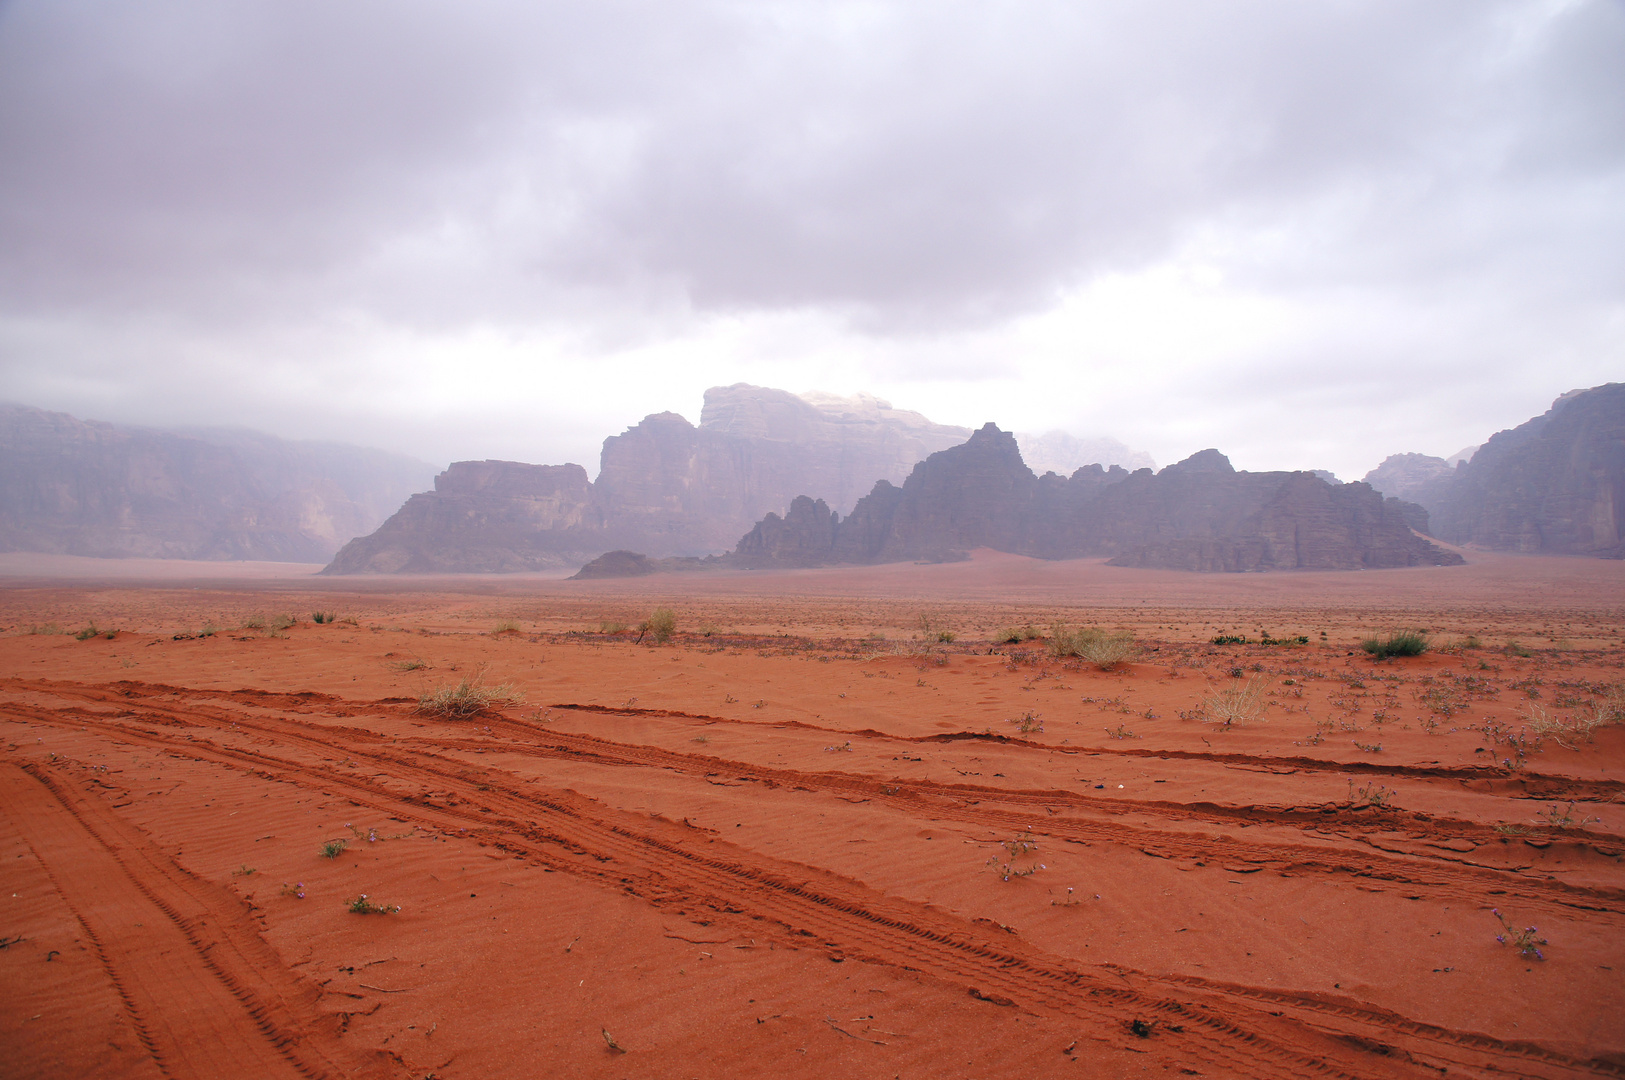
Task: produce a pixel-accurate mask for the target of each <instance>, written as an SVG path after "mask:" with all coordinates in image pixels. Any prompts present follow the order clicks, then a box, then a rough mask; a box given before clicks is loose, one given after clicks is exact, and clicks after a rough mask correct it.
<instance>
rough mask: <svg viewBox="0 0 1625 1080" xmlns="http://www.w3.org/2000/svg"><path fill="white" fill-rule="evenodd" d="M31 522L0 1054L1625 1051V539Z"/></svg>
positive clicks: (1576, 1058)
mask: <svg viewBox="0 0 1625 1080" xmlns="http://www.w3.org/2000/svg"><path fill="white" fill-rule="evenodd" d="M34 558H35V557H29V556H19V555H8V556H5V557H4V559H5V562H4V563H3V565H0V570H3V571H4V572H5V573H6V575H7V577H6V579H5V585H6V588H5V589H4V590H3V591H0V626H5V627H7V628H9V632H8V633H6V634H5V635H4V636H3V637H0V655H3V659H0V668H3V670H4V672H5V678H4V682H3V685H0V724H3V726H4V742H3V744H0V745H3V746H4V748H5V755H4V759H3V764H0V768H3V769H4V773H5V776H4V781H3V783H0V800H3V802H0V809H3V813H0V829H3V833H0V845H3V848H0V866H4V881H3V883H0V884H3V886H4V892H5V893H6V894H8V895H9V899H8V900H7V901H6V902H7V903H8V904H9V905H10V907H9V908H8V909H7V910H8V911H9V915H8V916H7V918H6V920H5V925H4V926H3V927H0V932H3V934H4V946H5V947H4V949H3V950H0V965H3V969H0V970H3V971H4V976H3V978H4V984H5V985H6V986H7V988H8V990H7V993H6V994H5V995H4V996H3V998H0V1055H3V1058H4V1060H5V1061H6V1062H7V1067H6V1073H7V1075H9V1076H28V1077H47V1076H81V1077H92V1076H106V1077H115V1076H116V1077H160V1076H197V1077H205V1076H222V1075H228V1074H240V1075H251V1076H256V1077H259V1076H265V1077H271V1076H282V1075H288V1076H294V1075H304V1076H333V1077H339V1076H377V1077H400V1078H406V1077H423V1076H430V1075H432V1076H437V1077H457V1076H466V1077H475V1076H479V1077H501V1076H512V1077H523V1076H535V1075H580V1076H602V1077H606V1078H607V1077H622V1076H658V1077H668V1076H669V1077H688V1076H696V1075H765V1074H773V1075H785V1076H790V1077H819V1076H831V1075H834V1076H882V1075H884V1076H918V1077H928V1076H929V1077H935V1076H989V1075H1019V1076H1060V1077H1081V1076H1089V1077H1097V1076H1098V1077H1115V1076H1123V1077H1139V1076H1160V1075H1168V1076H1183V1075H1199V1076H1208V1077H1236V1078H1241V1077H1249V1078H1250V1077H1298V1076H1305V1075H1327V1076H1359V1077H1421V1076H1439V1075H1450V1076H1462V1075H1465V1076H1508V1075H1512V1076H1527V1077H1573V1076H1595V1075H1603V1076H1611V1075H1618V1074H1619V1073H1621V1072H1625V1043H1622V1040H1621V1037H1620V1033H1621V1030H1622V1029H1621V1027H1620V1024H1619V1018H1620V1016H1621V1015H1622V1010H1625V993H1622V989H1621V988H1622V986H1625V983H1622V982H1621V980H1620V978H1619V975H1618V972H1619V971H1620V970H1621V969H1622V967H1625V945H1622V943H1625V935H1622V934H1621V928H1622V926H1625V872H1622V868H1621V860H1622V858H1625V809H1622V807H1621V800H1620V796H1621V792H1622V791H1625V726H1622V725H1621V724H1620V723H1619V721H1620V719H1621V717H1622V711H1625V699H1622V690H1621V667H1622V665H1625V640H1622V639H1621V635H1620V626H1621V625H1622V620H1621V615H1622V603H1621V601H1622V599H1625V563H1621V562H1619V561H1617V560H1597V559H1583V558H1560V557H1543V556H1517V555H1497V554H1491V553H1470V554H1469V562H1468V564H1467V565H1465V566H1452V567H1416V568H1408V569H1395V570H1376V571H1364V572H1353V573H1350V572H1341V573H1339V572H1321V573H1315V572H1298V573H1293V574H1243V575H1198V574H1190V573H1182V572H1176V571H1158V570H1146V569H1137V568H1124V567H1113V566H1107V565H1105V564H1104V562H1103V561H1102V560H1098V559H1085V560H1071V561H1065V562H1043V561H1039V560H1033V559H1030V558H1025V557H1022V556H1016V555H1007V554H999V553H995V552H991V551H987V550H980V551H977V552H974V553H973V554H972V557H971V558H970V559H968V560H965V561H961V562H952V563H941V564H934V565H915V564H906V563H905V564H891V565H882V566H872V567H838V568H824V569H807V570H784V571H771V572H751V573H747V572H723V573H714V574H703V575H695V574H682V575H675V576H674V575H662V574H657V575H652V576H648V577H643V578H639V579H636V580H633V581H624V580H622V581H581V582H572V581H559V580H557V579H543V578H539V577H535V576H528V575H519V576H501V577H491V576H486V577H441V578H434V577H408V578H398V577H397V578H364V579H356V578H340V579H334V578H323V577H314V576H312V575H311V571H312V570H314V569H315V567H296V566H290V565H287V564H284V565H283V566H282V568H281V569H280V570H279V569H277V568H276V566H275V564H257V565H255V566H250V567H247V568H245V569H239V568H238V566H237V564H219V563H216V564H179V565H177V564H173V563H169V564H164V563H155V562H145V563H143V562H139V561H135V562H126V563H101V562H96V561H92V560H73V559H71V558H69V557H65V556H54V557H48V558H49V559H50V560H52V561H49V562H48V563H47V564H46V565H44V566H40V565H37V564H33V563H32V560H33V559H34ZM107 567H112V568H114V570H115V571H116V574H109V573H108V571H107V569H106V568H107ZM97 574H100V576H90V577H87V576H86V575H97ZM661 612H669V613H670V615H669V622H668V621H667V618H666V617H663V616H661V615H659V614H658V613H661ZM1089 629H1092V630H1094V631H1097V633H1094V634H1089V633H1081V634H1080V631H1084V630H1089ZM1400 631H1417V632H1420V633H1422V634H1424V635H1425V636H1426V638H1427V640H1428V642H1429V648H1428V649H1427V651H1425V652H1422V653H1421V654H1420V655H1416V656H1394V657H1389V658H1385V659H1377V658H1375V657H1374V656H1373V655H1372V654H1370V653H1368V652H1367V651H1365V649H1363V648H1362V644H1361V643H1362V641H1365V640H1368V639H1376V642H1377V643H1378V644H1382V643H1386V642H1387V641H1388V640H1389V638H1390V636H1392V635H1393V634H1395V633H1396V632H1400ZM1402 636H1403V635H1402ZM1130 638H1131V639H1132V643H1131V644H1130V646H1129V647H1130V652H1129V655H1128V656H1127V658H1126V659H1124V660H1122V661H1121V662H1117V663H1112V664H1108V666H1106V667H1102V666H1100V664H1099V663H1096V662H1095V661H1094V660H1091V659H1090V658H1089V657H1090V656H1094V657H1095V659H1096V660H1101V661H1102V662H1104V661H1108V660H1110V656H1109V655H1106V656H1102V655H1101V654H1100V653H1099V652H1098V650H1096V649H1094V648H1092V645H1091V642H1092V643H1093V644H1094V645H1100V644H1102V643H1104V644H1105V645H1108V646H1109V645H1111V644H1113V643H1114V642H1115V643H1125V642H1127V641H1128V639H1130ZM1215 639H1218V640H1219V641H1220V642H1222V643H1217V644H1216V643H1214V642H1215ZM1265 639H1267V640H1268V642H1269V643H1262V642H1264V640H1265ZM1080 654H1081V655H1080ZM1530 927H1533V928H1534V929H1526V928H1530Z"/></svg>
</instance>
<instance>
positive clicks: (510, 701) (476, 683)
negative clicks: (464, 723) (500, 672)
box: [417, 667, 525, 720]
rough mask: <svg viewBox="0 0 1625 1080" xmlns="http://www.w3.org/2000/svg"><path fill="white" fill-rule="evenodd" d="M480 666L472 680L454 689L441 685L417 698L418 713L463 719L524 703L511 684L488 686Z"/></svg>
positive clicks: (459, 683)
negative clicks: (505, 706)
mask: <svg viewBox="0 0 1625 1080" xmlns="http://www.w3.org/2000/svg"><path fill="white" fill-rule="evenodd" d="M484 676H485V669H484V668H483V667H482V668H481V669H480V670H479V671H477V672H475V673H474V675H473V677H472V678H470V677H468V676H466V675H465V676H464V677H463V678H461V679H459V680H458V681H457V683H456V685H454V686H442V687H441V688H440V689H438V690H432V691H430V692H429V693H427V694H423V695H422V696H420V697H419V698H418V709H417V711H418V712H420V713H427V714H429V715H431V716H444V717H448V718H450V719H452V720H466V719H468V718H469V717H470V716H475V715H478V714H479V713H481V712H484V711H485V710H486V709H489V708H492V707H494V706H500V705H518V704H520V703H522V702H523V701H524V700H525V697H524V695H523V694H521V693H519V692H518V691H517V690H516V689H514V685H513V684H512V683H498V684H496V685H495V686H487V685H486V684H485V682H484Z"/></svg>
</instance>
